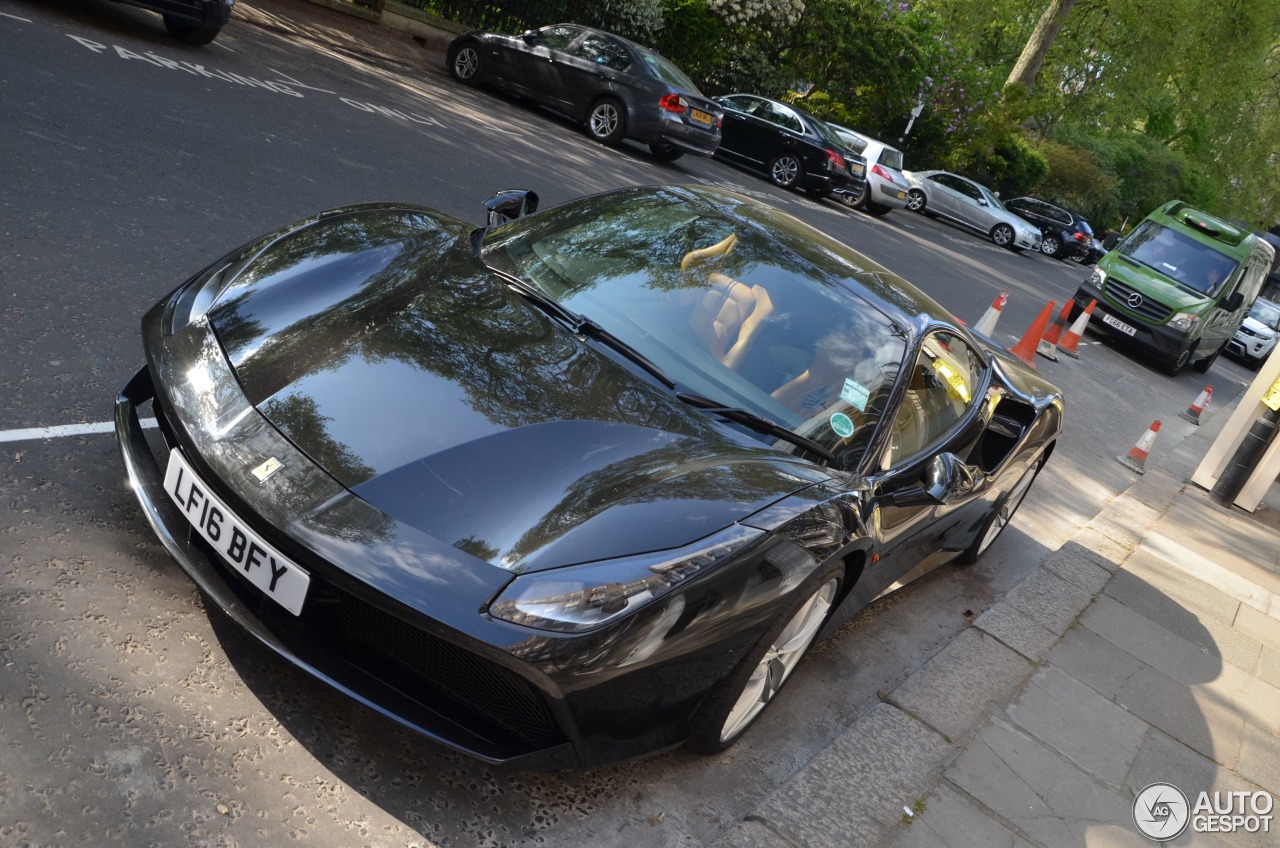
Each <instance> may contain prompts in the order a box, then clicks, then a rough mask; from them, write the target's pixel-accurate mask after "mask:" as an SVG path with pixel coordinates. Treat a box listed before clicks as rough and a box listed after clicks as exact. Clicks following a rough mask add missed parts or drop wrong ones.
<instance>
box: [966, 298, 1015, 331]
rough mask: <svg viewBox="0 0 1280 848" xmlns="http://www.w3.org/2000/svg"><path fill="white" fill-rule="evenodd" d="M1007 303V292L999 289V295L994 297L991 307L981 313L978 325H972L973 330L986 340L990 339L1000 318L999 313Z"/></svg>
mask: <svg viewBox="0 0 1280 848" xmlns="http://www.w3.org/2000/svg"><path fill="white" fill-rule="evenodd" d="M1008 302H1009V292H1007V291H1005V290H1004V289H1001V290H1000V294H998V295H996V299H995V300H993V301H991V305H990V306H988V307H987V311H986V312H984V313H982V317H981V318H979V319H978V323H976V324H974V325H973V329H974V330H975V331H976V332H979V333H982V335H984V336H986V337H987V338H991V334H992V333H994V332H995V331H996V321H997V320H998V319H999V318H1000V313H1001V312H1003V311H1004V305H1005V304H1006V303H1008Z"/></svg>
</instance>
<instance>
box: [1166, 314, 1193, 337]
mask: <svg viewBox="0 0 1280 848" xmlns="http://www.w3.org/2000/svg"><path fill="white" fill-rule="evenodd" d="M1199 320H1200V316H1199V315H1192V314H1191V313H1190V312H1179V313H1178V314H1177V315H1175V316H1173V317H1172V318H1170V319H1169V326H1170V327H1172V328H1173V329H1175V330H1177V331H1178V332H1180V333H1189V332H1191V330H1192V328H1193V327H1195V325H1196V322H1198V321H1199Z"/></svg>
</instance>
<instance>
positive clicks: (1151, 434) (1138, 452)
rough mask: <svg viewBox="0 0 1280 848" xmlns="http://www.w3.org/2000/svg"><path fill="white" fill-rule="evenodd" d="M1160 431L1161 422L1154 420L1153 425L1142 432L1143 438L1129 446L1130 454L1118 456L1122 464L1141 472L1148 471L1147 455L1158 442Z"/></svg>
mask: <svg viewBox="0 0 1280 848" xmlns="http://www.w3.org/2000/svg"><path fill="white" fill-rule="evenodd" d="M1159 432H1160V422H1159V421H1153V422H1151V426H1150V427H1148V428H1147V432H1145V433H1143V434H1142V438H1140V439H1138V441H1137V443H1136V444H1135V445H1134V446H1133V447H1131V448H1129V455H1128V456H1117V457H1116V459H1117V460H1119V462H1120V464H1121V465H1123V466H1125V467H1126V468H1129V469H1132V470H1133V471H1136V472H1138V473H1139V474H1146V473H1147V468H1146V465H1147V455H1148V454H1149V453H1151V446H1152V445H1154V444H1155V443H1156V433H1159Z"/></svg>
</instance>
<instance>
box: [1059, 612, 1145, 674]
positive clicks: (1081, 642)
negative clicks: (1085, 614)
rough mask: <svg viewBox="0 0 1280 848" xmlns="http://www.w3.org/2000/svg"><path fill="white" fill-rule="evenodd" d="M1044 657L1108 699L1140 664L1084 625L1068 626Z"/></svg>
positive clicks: (1126, 652) (1135, 672)
mask: <svg viewBox="0 0 1280 848" xmlns="http://www.w3.org/2000/svg"><path fill="white" fill-rule="evenodd" d="M1099 600H1101V599H1099ZM1096 605H1097V604H1096V603H1095V604H1094V606H1096ZM1090 609H1092V607H1090ZM1046 660H1047V661H1048V662H1049V663H1050V664H1052V665H1054V666H1056V667H1057V668H1060V669H1062V670H1063V671H1064V672H1066V673H1067V674H1069V675H1071V676H1072V677H1074V678H1075V679H1076V680H1079V681H1080V682H1082V683H1084V684H1085V685H1086V686H1088V687H1089V688H1091V689H1093V691H1095V692H1097V693H1098V694H1100V695H1102V697H1104V698H1107V699H1114V698H1115V696H1116V694H1117V693H1118V692H1119V691H1120V688H1121V687H1122V686H1124V684H1125V682H1126V681H1127V680H1129V678H1131V677H1133V675H1135V674H1137V672H1138V670H1139V669H1140V668H1142V667H1143V664H1142V662H1141V661H1139V660H1138V659H1137V658H1135V657H1134V656H1133V655H1132V654H1130V653H1129V652H1128V651H1124V650H1122V649H1120V648H1118V647H1116V646H1115V645H1113V644H1112V643H1111V642H1108V641H1107V640H1106V639H1104V638H1102V637H1101V636H1099V635H1098V634H1096V633H1094V632H1093V631H1092V630H1089V629H1088V628H1085V627H1073V628H1071V630H1070V631H1069V632H1068V633H1067V635H1066V638H1064V639H1063V640H1062V641H1061V642H1059V643H1058V645H1057V646H1056V647H1055V648H1054V649H1053V650H1052V651H1050V652H1049V655H1048V656H1047V657H1046Z"/></svg>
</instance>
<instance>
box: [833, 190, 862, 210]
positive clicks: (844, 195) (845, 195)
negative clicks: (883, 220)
mask: <svg viewBox="0 0 1280 848" xmlns="http://www.w3.org/2000/svg"><path fill="white" fill-rule="evenodd" d="M836 199H837V200H839V201H840V202H841V203H842V204H843V205H845V206H847V207H848V208H850V209H857V208H858V198H857V197H856V196H854V195H852V194H849V192H847V191H842V192H840V193H839V194H837V195H836Z"/></svg>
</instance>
